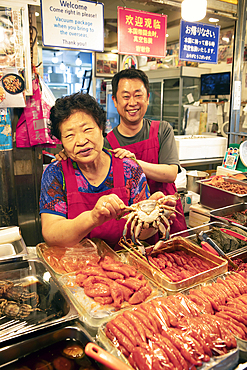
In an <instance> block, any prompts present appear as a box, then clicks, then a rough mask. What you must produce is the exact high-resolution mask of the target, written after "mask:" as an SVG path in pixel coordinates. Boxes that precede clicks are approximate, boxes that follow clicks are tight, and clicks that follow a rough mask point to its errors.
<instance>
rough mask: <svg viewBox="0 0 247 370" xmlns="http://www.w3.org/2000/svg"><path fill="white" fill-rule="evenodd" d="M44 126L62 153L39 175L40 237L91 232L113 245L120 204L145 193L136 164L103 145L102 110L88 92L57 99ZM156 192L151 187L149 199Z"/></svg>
mask: <svg viewBox="0 0 247 370" xmlns="http://www.w3.org/2000/svg"><path fill="white" fill-rule="evenodd" d="M50 130H51V135H52V136H55V137H56V138H58V139H59V140H61V142H62V144H63V147H64V149H65V151H66V153H67V156H68V159H67V160H66V161H61V162H58V161H55V162H53V163H51V164H50V165H49V166H48V167H47V168H46V170H45V171H44V173H43V176H42V183H41V195H40V213H41V223H42V234H43V237H44V240H45V241H46V242H47V244H49V245H50V246H55V245H56V246H61V247H64V246H73V245H75V244H76V243H78V242H79V241H81V240H82V239H83V238H85V237H88V238H93V237H97V238H100V239H103V240H104V241H105V242H106V243H107V244H109V245H110V246H111V247H112V248H114V247H116V246H117V244H118V241H119V240H120V238H121V236H122V233H123V227H124V224H125V222H126V221H125V220H120V221H119V220H118V221H117V220H116V217H117V216H118V215H119V214H120V213H121V210H122V209H123V208H124V207H125V205H131V204H133V203H136V202H139V201H141V200H145V199H147V198H149V195H150V194H149V189H148V186H147V181H146V177H145V175H144V173H143V171H142V168H141V167H140V166H139V165H138V164H137V163H136V162H135V161H133V160H132V159H130V158H124V159H119V158H116V157H115V156H112V154H111V152H109V151H107V150H105V149H104V148H103V134H104V130H105V113H104V111H103V110H102V108H101V107H100V106H99V105H98V103H97V102H96V100H95V99H94V98H93V97H91V96H90V95H88V94H81V93H76V94H73V95H70V96H65V97H63V98H60V99H57V100H56V103H55V105H54V107H52V108H51V112H50ZM162 196H163V194H162V193H160V192H159V193H155V194H153V195H152V199H159V198H161V197H162ZM169 204H171V203H169ZM172 205H173V204H172ZM149 234H150V230H144V232H143V233H142V236H141V238H147V237H148V236H149Z"/></svg>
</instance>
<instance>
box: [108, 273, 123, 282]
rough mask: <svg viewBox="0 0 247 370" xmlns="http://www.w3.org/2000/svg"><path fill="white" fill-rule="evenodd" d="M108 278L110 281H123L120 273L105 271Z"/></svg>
mask: <svg viewBox="0 0 247 370" xmlns="http://www.w3.org/2000/svg"><path fill="white" fill-rule="evenodd" d="M105 274H106V276H107V277H108V278H109V279H112V280H116V279H123V277H124V276H123V274H120V273H119V272H114V271H105Z"/></svg>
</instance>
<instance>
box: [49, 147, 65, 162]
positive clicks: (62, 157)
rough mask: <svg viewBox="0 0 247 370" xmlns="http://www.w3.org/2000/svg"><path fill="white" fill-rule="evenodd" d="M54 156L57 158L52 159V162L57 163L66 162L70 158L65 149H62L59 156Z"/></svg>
mask: <svg viewBox="0 0 247 370" xmlns="http://www.w3.org/2000/svg"><path fill="white" fill-rule="evenodd" d="M54 155H55V157H56V158H54V159H52V160H51V162H55V161H59V162H61V161H62V160H64V161H66V159H67V158H68V157H67V155H66V152H65V150H64V149H62V150H61V151H60V152H59V153H58V154H54Z"/></svg>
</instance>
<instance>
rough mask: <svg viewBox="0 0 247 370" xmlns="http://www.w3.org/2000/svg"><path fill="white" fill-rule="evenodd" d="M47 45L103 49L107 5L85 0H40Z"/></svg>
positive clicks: (45, 43) (43, 30)
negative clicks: (105, 8) (105, 6)
mask: <svg viewBox="0 0 247 370" xmlns="http://www.w3.org/2000/svg"><path fill="white" fill-rule="evenodd" d="M41 16H42V37H43V44H44V45H45V46H55V47H60V48H70V49H80V50H93V51H103V50H104V5H103V4H102V3H98V2H97V3H94V2H90V1H82V0H79V1H78V0H69V1H67V0H41Z"/></svg>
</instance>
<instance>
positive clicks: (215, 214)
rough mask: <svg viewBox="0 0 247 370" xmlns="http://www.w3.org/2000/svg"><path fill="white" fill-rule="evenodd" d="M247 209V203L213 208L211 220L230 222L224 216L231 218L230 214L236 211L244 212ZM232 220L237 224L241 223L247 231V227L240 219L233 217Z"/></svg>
mask: <svg viewBox="0 0 247 370" xmlns="http://www.w3.org/2000/svg"><path fill="white" fill-rule="evenodd" d="M246 209H247V203H237V204H232V205H230V206H226V207H222V208H218V209H213V210H211V211H210V221H211V222H213V221H220V222H225V223H228V221H227V220H225V219H224V217H226V218H229V217H228V216H230V215H232V214H233V213H235V212H242V211H245V210H246ZM231 220H232V222H234V223H235V224H239V225H240V227H241V228H242V229H243V230H246V231H247V227H246V226H243V225H241V224H240V223H239V222H238V220H234V219H231Z"/></svg>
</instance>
